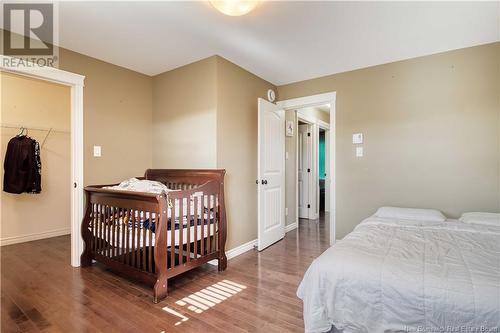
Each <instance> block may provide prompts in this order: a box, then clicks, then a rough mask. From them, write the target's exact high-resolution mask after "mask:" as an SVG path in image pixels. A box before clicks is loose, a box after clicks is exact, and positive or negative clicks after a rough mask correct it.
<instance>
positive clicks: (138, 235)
mask: <svg viewBox="0 0 500 333" xmlns="http://www.w3.org/2000/svg"><path fill="white" fill-rule="evenodd" d="M205 223H207V224H205V225H203V226H202V225H193V226H191V227H189V229H190V230H189V239H188V227H187V225H185V226H184V228H183V229H182V243H183V244H189V243H193V242H194V241H195V230H194V229H195V228H197V230H196V240H200V239H201V235H202V228H203V236H204V237H207V236H208V235H209V232H210V236H213V235H214V224H213V223H211V224H208V222H205ZM104 228H105V229H104V230H106V231H105V232H104V234H105V236H104V237H103V239H105V240H106V241H109V243H110V244H111V245H113V246H116V247H117V248H119V249H123V248H125V247H126V244H127V243H126V242H127V234H125V235H123V233H126V232H127V230H126V229H127V226H125V225H123V224H122V225H120V226H119V228H117V229H116V231H115V232H116V236H115V237H113V236H111V239H109V240H108V236H107V229H106V228H107V226H104ZM111 230H113V229H111ZM110 232H112V231H110ZM174 232H175V235H174V244H175V246H178V245H179V243H180V235H179V230H178V229H177V230H174ZM97 233H98V230H97V229H94V235H97ZM143 233H146V234H145V235H143ZM116 238H118V239H116ZM144 238H145V242H144V241H143V239H144ZM149 238H151V246H154V245H155V233H154V232H151V231H150V230H148V229H139V228H138V229H136V232H135V234H134V235H132V229H131V228H128V244H129V248H132V245H131V244H132V242H134V248H136V249H137V248H141V247H143V246H150V244H149V243H150V242H149ZM171 244H172V231H171V230H167V247H169V246H170V245H171Z"/></svg>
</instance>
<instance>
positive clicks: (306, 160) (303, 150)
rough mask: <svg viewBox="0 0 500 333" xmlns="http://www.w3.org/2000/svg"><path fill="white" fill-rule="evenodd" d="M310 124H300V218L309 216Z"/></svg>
mask: <svg viewBox="0 0 500 333" xmlns="http://www.w3.org/2000/svg"><path fill="white" fill-rule="evenodd" d="M310 133H311V126H310V125H299V133H298V147H297V148H298V149H297V150H298V154H299V156H298V158H299V161H298V182H299V184H298V191H299V203H298V204H299V218H301V219H308V218H309V207H310V202H309V201H310V200H309V189H310V182H311V179H310V176H311V152H312V151H311V148H312V147H311V146H312V141H311V138H312V136H311V135H310Z"/></svg>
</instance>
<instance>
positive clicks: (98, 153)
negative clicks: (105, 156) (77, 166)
mask: <svg viewBox="0 0 500 333" xmlns="http://www.w3.org/2000/svg"><path fill="white" fill-rule="evenodd" d="M94 157H101V146H94Z"/></svg>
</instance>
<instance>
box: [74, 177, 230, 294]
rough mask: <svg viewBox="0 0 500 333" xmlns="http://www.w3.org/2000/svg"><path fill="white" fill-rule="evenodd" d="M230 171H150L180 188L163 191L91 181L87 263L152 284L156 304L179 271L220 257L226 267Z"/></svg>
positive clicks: (220, 264) (86, 228)
mask: <svg viewBox="0 0 500 333" xmlns="http://www.w3.org/2000/svg"><path fill="white" fill-rule="evenodd" d="M224 175H225V170H170V169H149V170H147V171H146V174H145V176H144V178H145V179H148V180H156V181H159V182H162V183H164V184H165V185H167V186H168V188H169V189H175V190H176V191H172V192H168V193H165V192H163V193H161V194H152V193H143V192H130V191H119V190H112V189H105V188H103V187H107V186H110V185H98V186H87V187H86V188H85V193H86V202H87V208H86V211H85V217H84V219H83V222H82V228H81V231H82V237H83V240H84V251H83V253H82V255H81V266H82V267H85V266H89V265H91V264H92V260H96V261H98V262H101V263H103V264H104V265H106V266H108V267H109V268H110V269H111V270H113V271H116V272H118V273H121V274H123V275H125V276H127V277H130V278H133V279H135V280H138V281H141V282H143V283H146V284H149V285H151V286H152V287H153V301H154V302H155V303H158V302H159V301H160V300H161V299H163V298H164V297H166V295H167V286H168V279H169V278H171V277H173V276H176V275H178V274H181V273H183V272H186V271H188V270H190V269H193V268H196V267H198V266H200V265H203V264H205V263H207V262H208V261H211V260H214V259H216V260H218V268H219V271H223V270H225V269H226V266H227V259H226V254H225V243H226V234H227V223H226V211H225V206H224ZM144 178H143V179H144Z"/></svg>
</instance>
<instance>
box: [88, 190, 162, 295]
mask: <svg viewBox="0 0 500 333" xmlns="http://www.w3.org/2000/svg"><path fill="white" fill-rule="evenodd" d="M85 193H86V199H87V200H86V201H87V208H86V212H85V217H84V220H83V223H82V229H81V232H82V237H83V240H84V251H83V253H82V255H81V265H82V266H83V267H85V266H89V265H91V264H92V260H96V261H98V262H101V263H103V264H105V265H106V266H108V267H109V268H111V269H112V270H114V271H116V272H118V273H122V274H123V275H126V276H129V277H131V278H133V279H135V280H139V281H141V282H144V283H146V284H148V285H154V284H155V283H156V279H157V278H156V276H157V267H156V262H155V255H154V238H155V234H154V232H153V231H152V230H151V229H149V228H148V227H147V226H148V225H150V224H153V223H156V221H159V220H160V219H161V218H162V213H161V212H162V210H161V209H162V205H163V206H164V205H165V197H166V195H165V194H159V195H155V194H149V193H134V192H125V191H114V190H107V189H103V188H102V186H89V187H86V188H85Z"/></svg>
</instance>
